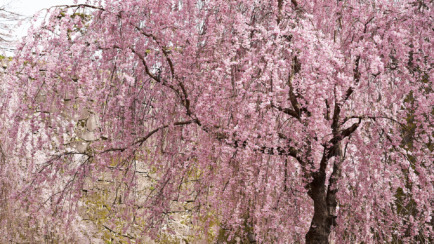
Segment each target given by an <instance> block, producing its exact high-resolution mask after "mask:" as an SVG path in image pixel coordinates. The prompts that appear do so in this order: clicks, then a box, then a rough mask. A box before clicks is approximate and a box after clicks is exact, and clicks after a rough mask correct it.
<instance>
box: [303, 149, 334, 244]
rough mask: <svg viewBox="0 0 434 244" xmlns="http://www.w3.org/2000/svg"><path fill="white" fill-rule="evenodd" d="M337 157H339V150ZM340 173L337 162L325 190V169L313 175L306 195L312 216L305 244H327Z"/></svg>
mask: <svg viewBox="0 0 434 244" xmlns="http://www.w3.org/2000/svg"><path fill="white" fill-rule="evenodd" d="M337 155H338V156H340V150H338V152H337ZM340 171H341V170H340V165H339V162H335V163H334V165H333V172H332V174H331V176H330V180H329V185H328V188H327V189H326V185H325V180H326V173H325V167H321V169H320V171H319V172H317V173H315V174H314V177H313V181H312V182H311V183H310V184H309V192H308V194H309V196H310V197H311V198H312V200H313V206H314V214H313V218H312V222H311V224H310V228H309V231H308V232H307V234H306V244H310V243H318V244H323V243H329V241H328V238H329V235H330V232H331V228H332V226H334V225H336V221H335V219H336V207H337V199H336V193H337V192H338V189H337V188H336V182H337V180H338V178H339V176H340Z"/></svg>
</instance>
